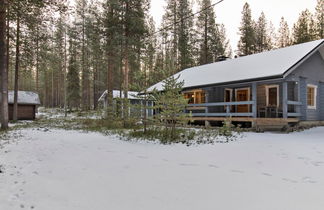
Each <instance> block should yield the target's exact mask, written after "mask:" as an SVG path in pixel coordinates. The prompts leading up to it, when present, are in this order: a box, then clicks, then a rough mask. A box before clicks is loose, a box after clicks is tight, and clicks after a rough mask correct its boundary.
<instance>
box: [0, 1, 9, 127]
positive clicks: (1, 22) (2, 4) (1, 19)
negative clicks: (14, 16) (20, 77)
mask: <svg viewBox="0 0 324 210" xmlns="http://www.w3.org/2000/svg"><path fill="white" fill-rule="evenodd" d="M7 3H8V2H7V0H0V73H1V87H0V88H1V113H0V114H1V129H8V68H7V67H8V66H7V56H8V55H7V49H6V28H7V27H9V26H8V25H7V27H6V17H7V15H6V9H7V8H9V7H7Z"/></svg>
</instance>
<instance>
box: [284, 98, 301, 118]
mask: <svg viewBox="0 0 324 210" xmlns="http://www.w3.org/2000/svg"><path fill="white" fill-rule="evenodd" d="M287 105H293V106H295V107H297V109H296V112H288V114H287V115H288V117H301V116H302V115H301V113H300V107H301V106H302V105H303V104H302V102H300V101H288V102H287Z"/></svg>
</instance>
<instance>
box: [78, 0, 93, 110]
mask: <svg viewBox="0 0 324 210" xmlns="http://www.w3.org/2000/svg"><path fill="white" fill-rule="evenodd" d="M76 20H77V22H76V26H77V28H78V34H79V35H80V37H79V40H80V45H81V57H80V59H81V98H82V103H81V105H82V109H83V110H89V109H90V70H89V49H88V36H87V35H88V34H87V32H88V30H87V29H88V28H87V27H86V22H87V20H88V0H80V1H77V6H76Z"/></svg>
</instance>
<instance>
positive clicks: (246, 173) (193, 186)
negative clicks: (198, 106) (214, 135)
mask: <svg viewBox="0 0 324 210" xmlns="http://www.w3.org/2000/svg"><path fill="white" fill-rule="evenodd" d="M22 135H23V138H21V139H20V140H18V141H13V142H12V143H11V144H9V145H5V146H4V148H2V149H0V164H4V169H3V170H4V173H0V209H1V210H12V209H40V210H58V209H59V210H90V209H91V210H92V209H93V210H107V209H112V210H180V209H184V210H197V209H202V210H209V209H210V210H215V209H224V210H245V209H246V210H306V209H307V210H317V209H318V210H322V209H323V206H324V197H323V196H324V138H323V136H324V128H315V129H312V130H308V131H305V132H301V133H293V134H274V133H265V134H256V133H247V134H245V137H244V138H243V139H240V140H238V141H237V142H234V143H230V144H216V145H204V146H192V147H186V146H184V145H159V144H152V143H135V142H124V141H120V140H117V139H115V138H114V137H109V136H103V135H101V134H97V133H88V134H87V133H82V132H78V131H64V130H51V131H49V132H43V131H40V130H36V129H28V130H23V131H22ZM0 148H1V147H0Z"/></svg>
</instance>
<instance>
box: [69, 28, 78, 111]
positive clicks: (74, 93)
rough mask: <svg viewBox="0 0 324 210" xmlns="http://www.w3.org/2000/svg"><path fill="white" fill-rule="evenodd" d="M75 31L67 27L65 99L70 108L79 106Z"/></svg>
mask: <svg viewBox="0 0 324 210" xmlns="http://www.w3.org/2000/svg"><path fill="white" fill-rule="evenodd" d="M77 47H78V46H77V32H76V30H75V29H74V28H70V29H69V55H70V58H69V67H68V74H67V91H68V93H67V101H68V105H69V107H70V108H79V105H80V77H79V66H78V62H77Z"/></svg>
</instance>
